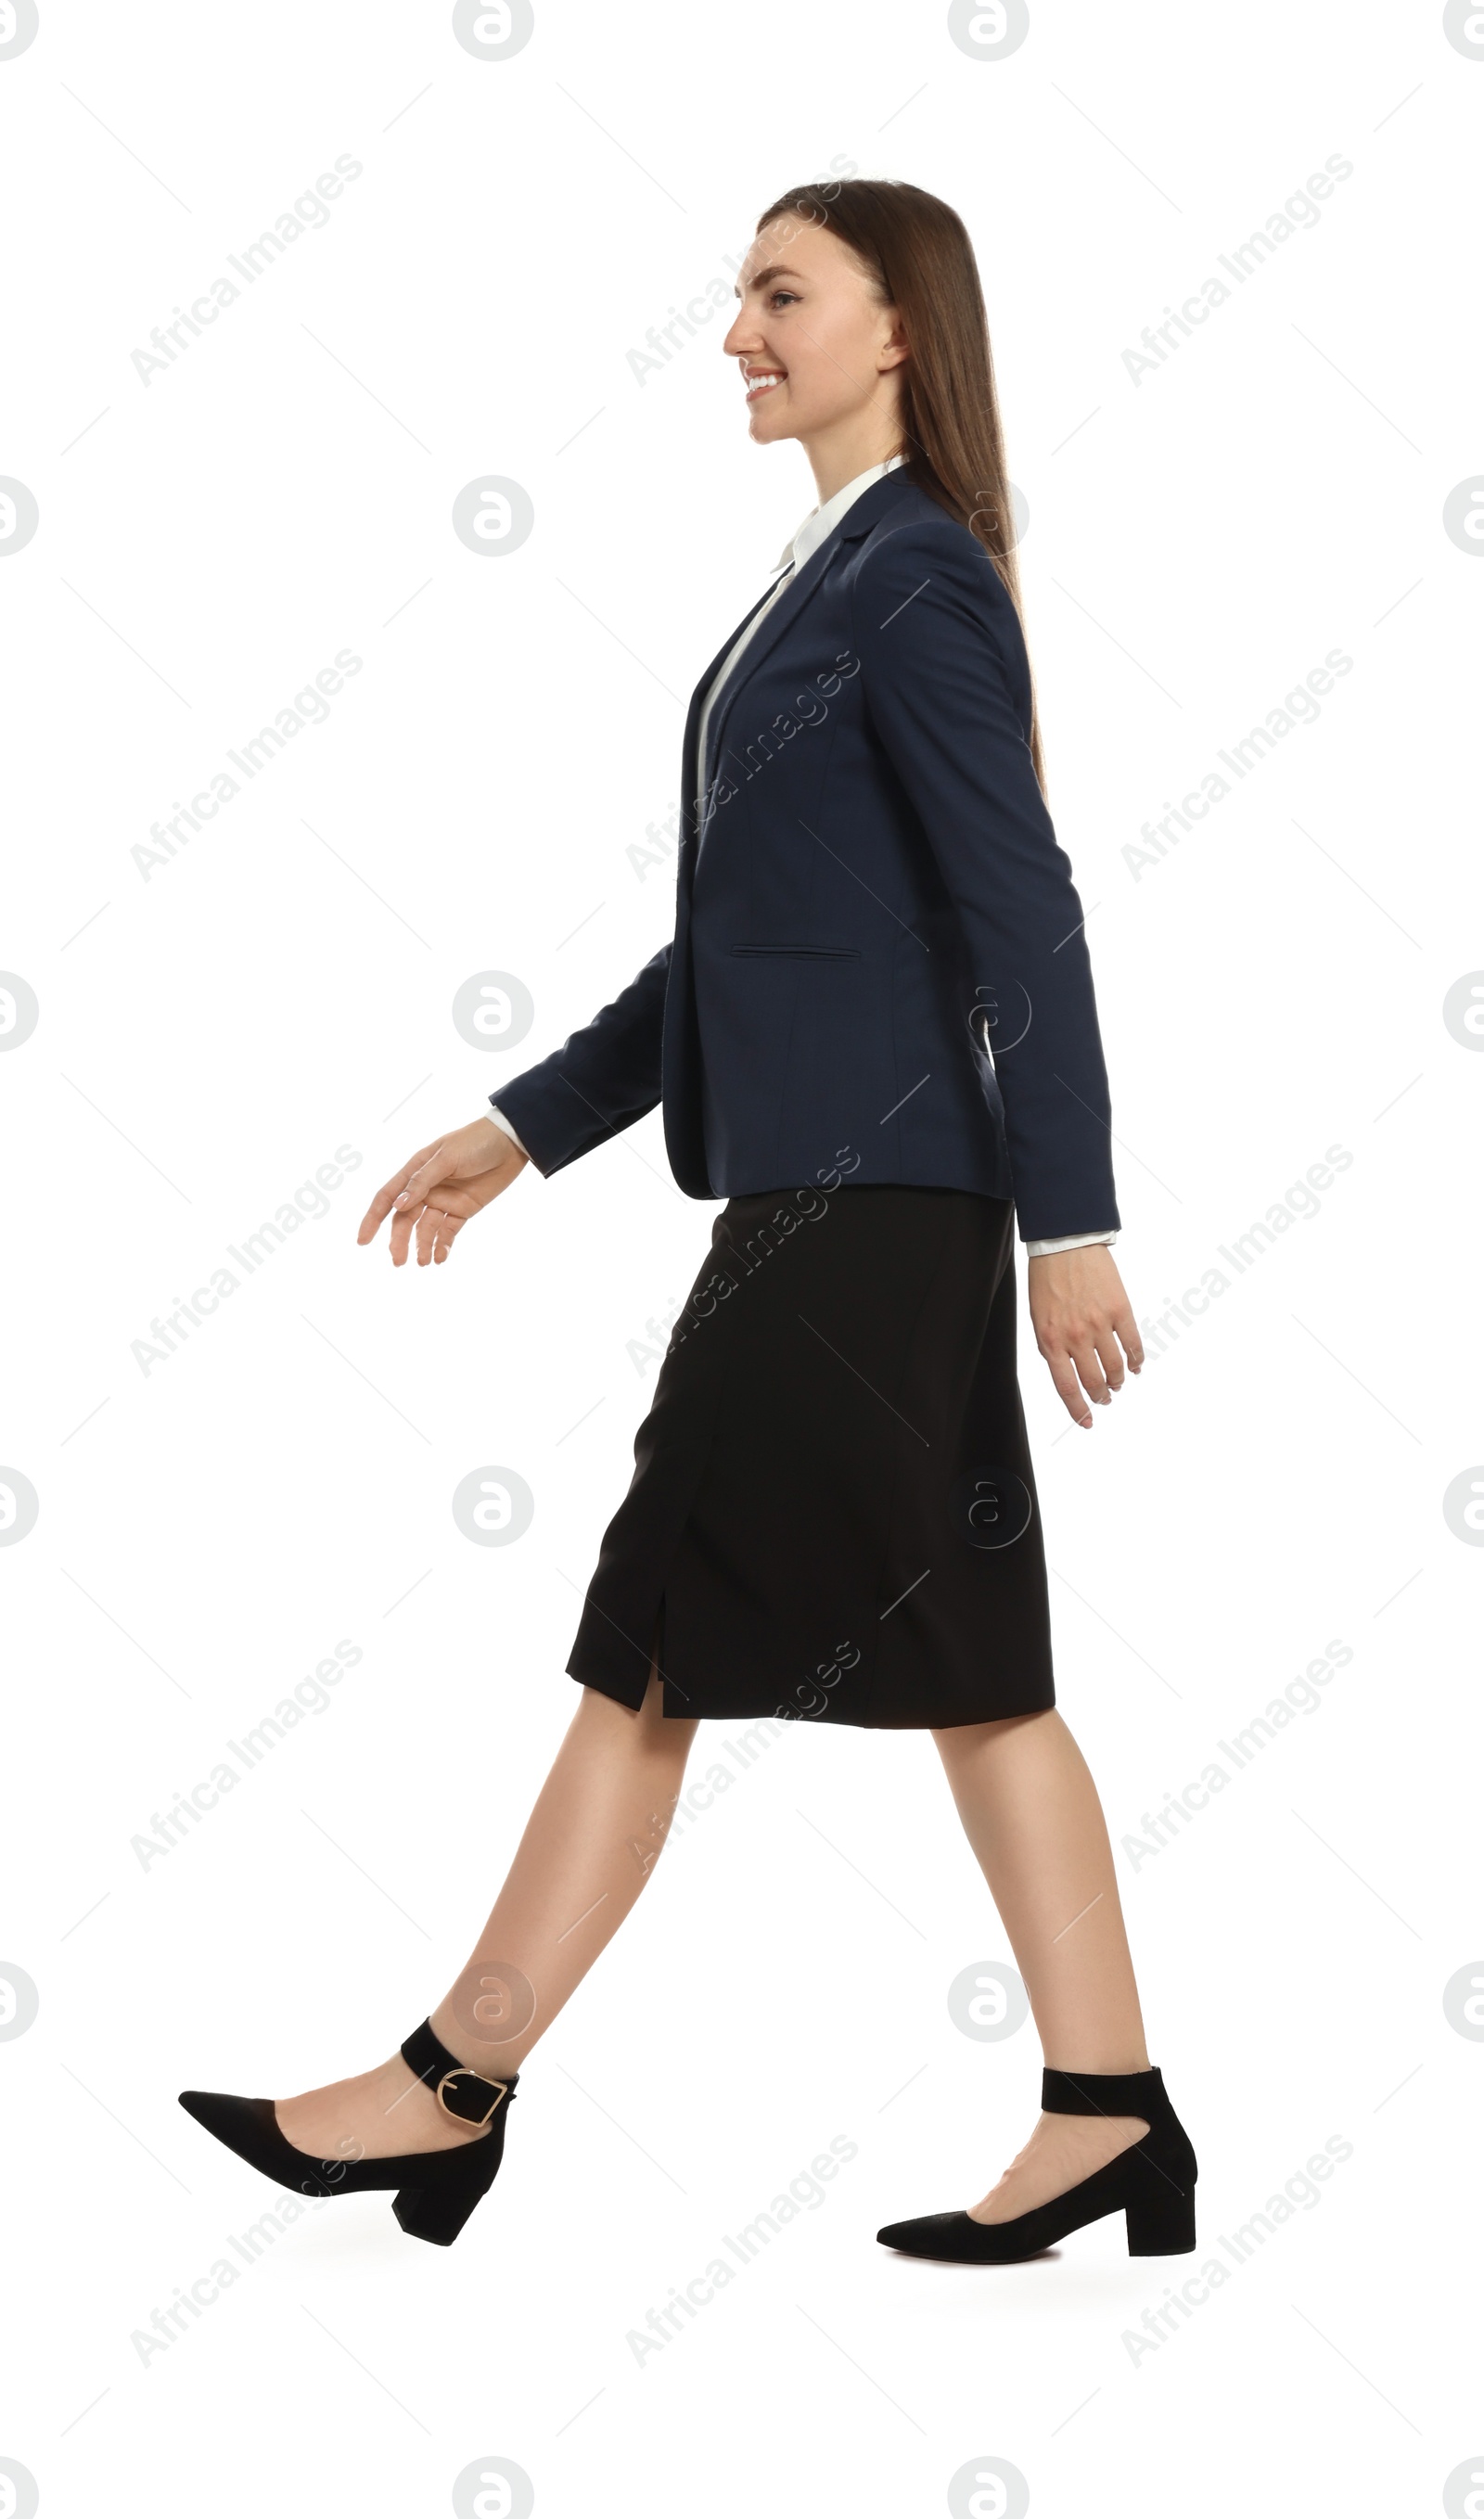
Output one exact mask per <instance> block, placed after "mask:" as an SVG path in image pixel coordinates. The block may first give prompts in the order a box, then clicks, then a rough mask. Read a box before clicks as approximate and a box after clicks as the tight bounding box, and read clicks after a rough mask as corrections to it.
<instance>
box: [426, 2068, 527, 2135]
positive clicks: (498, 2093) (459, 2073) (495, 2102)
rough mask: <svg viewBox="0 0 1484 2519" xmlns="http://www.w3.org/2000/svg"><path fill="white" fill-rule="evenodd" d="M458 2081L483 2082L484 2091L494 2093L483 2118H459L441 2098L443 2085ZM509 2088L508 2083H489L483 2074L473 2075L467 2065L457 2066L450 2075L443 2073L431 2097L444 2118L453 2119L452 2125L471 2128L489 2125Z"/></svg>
mask: <svg viewBox="0 0 1484 2519" xmlns="http://www.w3.org/2000/svg"><path fill="white" fill-rule="evenodd" d="M460 2081H467V2082H484V2086H485V2089H486V2090H487V2091H493V2092H494V2094H495V2097H494V2098H493V2099H492V2100H491V2101H490V2104H489V2106H488V2107H487V2108H486V2110H485V2112H484V2114H483V2116H482V2117H461V2116H460V2115H459V2113H458V2109H457V2108H451V2107H450V2106H449V2103H448V2101H447V2099H445V2098H444V2096H443V2093H444V2088H445V2085H446V2084H447V2083H449V2082H460ZM509 2087H510V2085H509V2083H508V2082H491V2081H487V2080H486V2079H485V2076H484V2074H483V2073H475V2072H473V2071H471V2070H470V2068H469V2066H468V2065H467V2064H459V2065H458V2066H456V2068H455V2070H454V2071H453V2072H452V2073H445V2074H444V2077H443V2080H442V2081H441V2082H440V2083H439V2085H438V2088H437V2089H436V2091H435V2092H434V2093H433V2097H434V2099H436V2100H437V2102H438V2104H439V2106H440V2107H441V2108H442V2110H443V2113H444V2115H445V2116H446V2117H452V2118H453V2120H454V2123H455V2124H456V2125H462V2126H471V2125H477V2126H487V2125H488V2124H489V2122H490V2119H491V2117H492V2116H493V2115H494V2114H495V2111H496V2109H497V2108H498V2107H499V2105H500V2102H501V2100H502V2099H503V2098H504V2095H505V2093H506V2091H507V2090H508V2089H509Z"/></svg>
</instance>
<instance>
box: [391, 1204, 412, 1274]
mask: <svg viewBox="0 0 1484 2519" xmlns="http://www.w3.org/2000/svg"><path fill="white" fill-rule="evenodd" d="M415 1221H416V1215H415V1212H414V1211H413V1210H412V1209H411V1208H401V1209H399V1210H398V1212H397V1214H396V1215H394V1216H393V1217H392V1229H391V1232H390V1233H389V1234H388V1236H387V1242H388V1245H389V1248H390V1250H391V1255H392V1266H393V1267H394V1268H405V1267H406V1266H407V1254H408V1245H409V1243H410V1242H411V1241H412V1238H413V1226H414V1224H415Z"/></svg>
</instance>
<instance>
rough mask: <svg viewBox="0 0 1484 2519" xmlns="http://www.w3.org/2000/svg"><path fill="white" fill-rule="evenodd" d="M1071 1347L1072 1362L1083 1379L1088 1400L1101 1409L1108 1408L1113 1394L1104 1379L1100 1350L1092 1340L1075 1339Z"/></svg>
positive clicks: (1083, 1386)
mask: <svg viewBox="0 0 1484 2519" xmlns="http://www.w3.org/2000/svg"><path fill="white" fill-rule="evenodd" d="M1070 1346H1071V1360H1072V1362H1073V1364H1074V1365H1075V1366H1076V1368H1077V1371H1078V1373H1079V1374H1080V1375H1081V1377H1082V1388H1083V1390H1084V1391H1085V1392H1086V1393H1087V1396H1088V1398H1089V1399H1091V1400H1092V1401H1094V1402H1095V1404H1096V1405H1097V1406H1098V1407H1099V1408H1106V1407H1107V1405H1108V1403H1109V1401H1110V1400H1111V1399H1112V1397H1113V1393H1112V1392H1111V1391H1110V1390H1109V1388H1108V1385H1107V1383H1106V1382H1105V1381H1104V1379H1103V1367H1102V1366H1101V1364H1100V1363H1099V1362H1098V1350H1097V1348H1095V1347H1094V1346H1093V1343H1092V1340H1091V1338H1090V1337H1084V1338H1080V1339H1075V1340H1073V1341H1071V1342H1070Z"/></svg>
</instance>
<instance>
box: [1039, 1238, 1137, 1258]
mask: <svg viewBox="0 0 1484 2519" xmlns="http://www.w3.org/2000/svg"><path fill="white" fill-rule="evenodd" d="M1117 1238H1118V1237H1117V1234H1116V1232H1112V1231H1111V1232H1108V1233H1064V1234H1063V1235H1062V1238H1061V1240H1060V1241H1059V1242H1027V1243H1026V1259H1044V1258H1045V1257H1046V1255H1047V1253H1048V1252H1051V1251H1085V1250H1087V1249H1088V1248H1089V1246H1090V1245H1091V1244H1092V1243H1094V1242H1116V1241H1117Z"/></svg>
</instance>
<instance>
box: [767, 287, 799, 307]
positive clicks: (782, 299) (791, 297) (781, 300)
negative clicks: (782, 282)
mask: <svg viewBox="0 0 1484 2519" xmlns="http://www.w3.org/2000/svg"><path fill="white" fill-rule="evenodd" d="M767 302H768V304H769V306H797V305H798V303H799V298H798V294H797V291H796V290H794V289H792V288H770V289H769V290H768V293H767Z"/></svg>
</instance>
